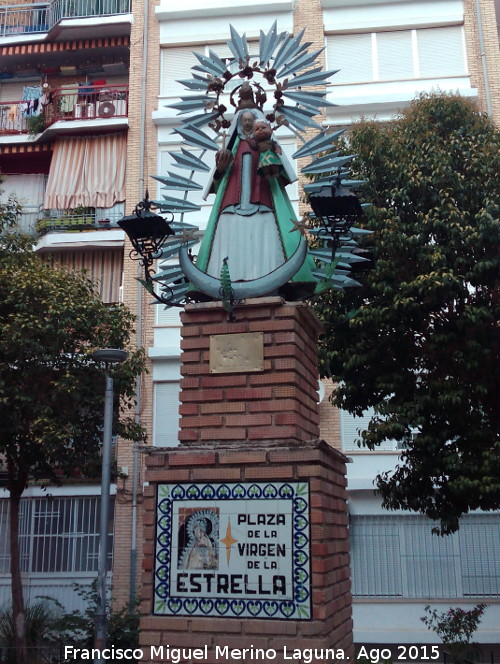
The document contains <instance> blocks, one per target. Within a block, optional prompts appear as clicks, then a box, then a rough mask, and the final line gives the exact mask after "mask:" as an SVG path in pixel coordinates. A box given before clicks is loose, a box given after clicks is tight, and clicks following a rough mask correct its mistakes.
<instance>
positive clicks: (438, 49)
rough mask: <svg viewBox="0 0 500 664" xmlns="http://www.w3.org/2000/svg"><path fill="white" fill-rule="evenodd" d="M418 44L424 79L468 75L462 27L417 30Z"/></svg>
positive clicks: (420, 67)
mask: <svg viewBox="0 0 500 664" xmlns="http://www.w3.org/2000/svg"><path fill="white" fill-rule="evenodd" d="M417 42H418V58H419V69H420V76H421V77H422V78H430V77H438V76H464V75H465V74H466V73H467V72H466V65H465V54H464V42H463V30H462V27H461V26H459V25H456V26H446V27H444V28H426V29H423V30H417Z"/></svg>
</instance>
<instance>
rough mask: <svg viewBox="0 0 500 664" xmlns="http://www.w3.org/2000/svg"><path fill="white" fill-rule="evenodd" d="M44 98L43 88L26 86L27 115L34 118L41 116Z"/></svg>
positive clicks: (24, 97)
mask: <svg viewBox="0 0 500 664" xmlns="http://www.w3.org/2000/svg"><path fill="white" fill-rule="evenodd" d="M41 97H42V86H41V85H33V86H25V87H24V88H23V101H25V102H27V103H26V115H28V116H34V115H40V113H41V112H42V107H41V104H40V99H41Z"/></svg>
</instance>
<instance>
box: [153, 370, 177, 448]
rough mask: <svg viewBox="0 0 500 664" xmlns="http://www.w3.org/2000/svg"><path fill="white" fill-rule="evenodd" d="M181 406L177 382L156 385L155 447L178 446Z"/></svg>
mask: <svg viewBox="0 0 500 664" xmlns="http://www.w3.org/2000/svg"><path fill="white" fill-rule="evenodd" d="M179 405H180V401H179V383H178V382H177V381H167V382H161V383H160V382H158V383H155V384H154V423H153V426H154V428H153V445H156V446H157V447H175V446H176V445H178V438H177V437H178V432H179Z"/></svg>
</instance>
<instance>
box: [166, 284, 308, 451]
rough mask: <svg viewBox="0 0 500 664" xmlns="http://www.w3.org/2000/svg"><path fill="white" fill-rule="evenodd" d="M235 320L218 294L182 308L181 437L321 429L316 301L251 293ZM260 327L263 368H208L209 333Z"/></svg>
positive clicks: (289, 437)
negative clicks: (218, 370)
mask: <svg viewBox="0 0 500 664" xmlns="http://www.w3.org/2000/svg"><path fill="white" fill-rule="evenodd" d="M234 315H235V319H236V320H235V321H234V322H232V323H230V322H228V314H227V312H226V311H224V309H223V308H222V304H221V303H220V302H207V303H202V304H191V305H188V306H187V307H186V310H185V312H184V313H183V314H182V316H181V317H182V331H181V334H182V342H181V349H182V351H183V352H182V355H181V374H182V376H183V379H182V380H181V395H180V400H181V403H182V405H181V408H180V412H181V416H182V417H181V423H180V426H181V431H180V434H179V440H180V441H181V442H183V443H200V442H203V441H223V440H233V441H257V440H269V441H271V440H272V441H279V440H286V441H287V443H289V442H290V441H296V442H298V441H306V440H313V439H317V438H318V436H319V415H318V405H317V400H318V393H317V389H318V370H317V358H316V352H317V339H318V335H319V333H320V332H321V325H320V323H319V321H318V320H317V319H316V317H315V316H314V314H313V312H312V310H311V308H310V307H309V306H308V305H306V304H302V303H294V304H284V303H283V300H282V299H281V298H279V297H268V298H258V299H254V300H249V301H248V302H247V303H246V304H245V305H244V306H242V307H239V308H237V309H236V311H235V313H234ZM247 332H263V335H264V370H263V371H261V372H256V373H245V372H241V373H222V374H216V375H211V374H210V372H209V347H210V337H211V336H212V335H219V334H241V333H247Z"/></svg>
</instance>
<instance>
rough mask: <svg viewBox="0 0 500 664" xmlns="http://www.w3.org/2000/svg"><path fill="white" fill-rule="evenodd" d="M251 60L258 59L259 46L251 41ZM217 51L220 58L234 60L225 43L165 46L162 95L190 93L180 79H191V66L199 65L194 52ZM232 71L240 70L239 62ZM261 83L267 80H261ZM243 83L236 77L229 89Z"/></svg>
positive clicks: (200, 74) (177, 95)
mask: <svg viewBox="0 0 500 664" xmlns="http://www.w3.org/2000/svg"><path fill="white" fill-rule="evenodd" d="M248 45H249V53H250V61H251V62H253V61H254V60H256V59H258V57H259V56H258V46H257V44H252V43H251V42H249V44H248ZM210 50H211V51H214V53H217V55H218V56H219V58H221V59H222V60H226V61H227V63H228V62H229V61H230V60H234V55H233V53H232V52H231V49H230V48H229V46H228V45H227V44H225V43H220V44H209V45H206V46H205V45H203V44H199V45H194V46H174V47H169V48H163V49H162V51H161V82H160V95H161V96H163V97H180V96H181V95H182V96H184V95H186V94H187V95H189V94H191V93H190V91H189V90H188V89H187V88H185V87H184V85H182V83H179V82H178V81H185V80H188V79H191V78H192V77H193V76H192V72H191V67H193V66H194V65H199V64H200V62H199V60H198V58H197V57H196V56H195V55H194V52H196V53H201V54H202V55H206V56H208V55H209V51H210ZM229 70H230V71H231V73H235V72H236V71H238V70H239V67H238V65H237V63H236V62H235V63H233V64H232V65H231V67H230V68H229ZM196 74H197V75H199V76H203V72H201V71H197V72H196ZM259 82H260V83H261V84H262V83H264V82H265V81H259ZM241 83H242V79H240V78H239V77H235V78H234V79H231V82H230V83H229V84H228V85H227V86H226V90H227V91H229V92H230V91H231V90H233V89H234V88H235V87H237V86H238V85H240V84H241ZM194 94H197V95H202V94H204V93H203V90H196V91H194Z"/></svg>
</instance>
